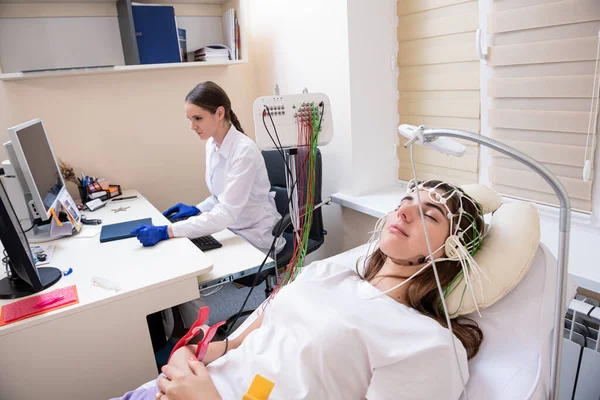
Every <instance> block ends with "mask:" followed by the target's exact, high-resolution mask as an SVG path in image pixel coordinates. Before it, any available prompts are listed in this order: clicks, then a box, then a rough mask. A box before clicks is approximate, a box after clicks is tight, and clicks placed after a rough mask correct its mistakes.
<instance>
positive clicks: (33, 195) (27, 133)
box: [8, 118, 66, 221]
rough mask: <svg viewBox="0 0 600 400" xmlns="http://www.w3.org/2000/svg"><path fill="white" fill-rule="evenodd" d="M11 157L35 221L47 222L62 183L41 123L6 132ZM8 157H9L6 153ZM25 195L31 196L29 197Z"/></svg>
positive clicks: (38, 121) (13, 128)
mask: <svg viewBox="0 0 600 400" xmlns="http://www.w3.org/2000/svg"><path fill="white" fill-rule="evenodd" d="M8 136H9V138H10V141H11V144H12V152H13V157H16V160H11V162H14V161H16V163H17V164H18V166H15V169H17V168H19V169H20V170H21V171H20V172H21V174H19V175H21V177H22V179H24V180H25V182H21V186H22V189H23V192H24V195H25V200H26V201H27V202H28V206H29V207H30V211H31V212H32V215H33V216H34V218H40V219H41V220H43V221H46V220H47V219H49V218H50V216H51V213H50V210H51V209H53V208H54V207H55V206H56V203H57V201H58V198H59V196H60V194H61V192H62V191H63V190H66V189H65V182H64V180H63V178H62V175H61V173H60V169H59V167H58V164H57V162H56V159H55V157H54V153H53V152H52V147H51V146H50V141H49V140H48V136H47V135H46V131H45V130H44V125H43V124H42V120H41V119H39V118H37V119H34V120H31V121H28V122H25V123H23V124H20V125H17V126H13V127H12V128H9V129H8ZM9 155H11V154H10V153H9ZM28 194H29V195H30V196H28Z"/></svg>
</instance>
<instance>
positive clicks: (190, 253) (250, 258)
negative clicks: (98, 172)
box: [0, 191, 271, 400]
mask: <svg viewBox="0 0 600 400" xmlns="http://www.w3.org/2000/svg"><path fill="white" fill-rule="evenodd" d="M133 194H137V195H138V199H135V200H124V201H119V202H115V203H111V202H109V203H108V204H107V205H106V206H105V207H104V208H102V209H100V210H97V211H95V212H93V213H90V212H88V213H86V214H87V215H88V217H89V218H100V219H102V221H103V224H110V223H115V222H123V221H128V220H134V219H140V218H146V217H151V218H152V221H153V223H154V224H155V225H164V224H166V223H167V222H168V221H167V220H166V219H165V218H164V217H163V216H162V214H161V213H160V212H159V211H158V210H156V209H155V208H154V207H153V206H152V205H151V204H150V203H149V202H148V201H147V200H146V199H145V198H143V197H142V196H141V195H140V194H139V193H137V192H134V191H127V192H126V193H124V195H125V196H127V195H133ZM126 206H130V207H131V208H129V209H128V210H127V211H125V212H118V213H114V212H113V211H111V209H114V208H118V207H126ZM91 230H97V231H98V232H99V230H100V227H99V226H84V227H83V230H82V232H84V233H85V232H86V231H88V232H89V231H91ZM81 236H83V235H76V236H73V237H68V238H63V239H60V240H57V241H54V242H53V244H54V245H55V248H54V254H53V255H52V260H51V265H52V266H55V267H57V268H60V269H63V270H66V269H68V268H69V267H71V268H73V273H72V274H71V275H69V276H67V277H63V278H62V279H61V280H60V281H59V282H58V283H57V284H55V285H54V286H52V287H51V288H49V289H47V291H51V290H54V289H57V288H60V287H64V286H70V285H73V284H75V285H77V291H78V294H79V304H77V305H74V306H71V307H66V308H63V309H60V310H56V311H53V312H50V313H46V314H43V315H39V316H36V317H33V318H29V319H25V320H23V321H19V322H16V323H13V324H9V325H6V326H4V327H0V354H1V355H0V398H1V399H11V400H19V399H43V398H44V399H50V398H52V399H53V398H57V399H58V398H60V399H86V400H87V399H107V398H109V397H113V396H120V395H122V394H123V393H125V392H126V391H128V390H131V389H134V388H135V387H137V386H138V385H139V384H141V383H143V382H146V381H148V380H150V379H153V378H155V377H156V375H157V373H156V364H155V360H154V354H153V352H152V345H151V341H150V334H149V332H148V327H147V323H146V316H147V315H148V314H151V313H154V312H157V311H159V310H163V309H167V308H169V307H172V306H174V305H177V304H181V303H184V302H186V301H189V300H193V299H195V298H197V297H198V295H199V291H198V280H201V281H202V282H208V281H213V280H215V279H220V278H223V277H227V276H231V275H233V274H238V273H240V271H243V270H245V269H249V268H252V267H255V266H256V265H258V264H260V262H261V261H262V260H263V258H264V255H263V254H262V253H261V252H260V251H258V250H256V249H255V248H254V247H252V246H251V245H250V244H248V243H247V242H245V241H244V240H243V239H241V238H239V237H237V236H235V235H234V234H233V233H231V232H229V231H223V232H220V233H218V234H216V235H214V236H215V237H216V238H217V239H219V240H220V241H222V243H223V247H222V248H220V249H218V250H213V251H211V252H208V253H207V255H205V254H203V253H202V252H201V251H200V250H198V248H197V247H196V246H194V245H193V244H192V243H191V242H190V241H189V240H187V239H173V240H167V241H163V242H161V243H159V244H158V245H156V246H154V247H148V248H144V247H142V246H141V245H140V243H139V242H138V241H137V240H136V239H135V238H131V239H127V240H119V241H115V242H108V243H100V242H99V235H97V236H95V237H93V238H82V237H81ZM211 259H212V260H214V262H215V263H214V265H215V268H213V262H212V261H211ZM257 260H258V261H257ZM269 261H271V260H269ZM220 271H221V272H220ZM92 276H99V277H102V278H106V279H110V280H112V281H116V282H118V283H119V284H120V286H121V290H120V291H119V292H116V293H115V292H112V291H109V290H105V289H102V288H100V287H96V286H93V285H92V284H91V281H90V278H91V277H92ZM198 276H201V278H200V279H198V278H197V277H198ZM11 301H14V300H2V301H0V305H3V304H7V303H9V302H11Z"/></svg>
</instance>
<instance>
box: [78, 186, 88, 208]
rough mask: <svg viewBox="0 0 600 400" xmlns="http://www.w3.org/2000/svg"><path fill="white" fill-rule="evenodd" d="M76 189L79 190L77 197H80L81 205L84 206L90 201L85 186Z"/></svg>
mask: <svg viewBox="0 0 600 400" xmlns="http://www.w3.org/2000/svg"><path fill="white" fill-rule="evenodd" d="M77 189H78V190H79V197H81V204H85V203H87V202H88V201H90V199H89V196H88V191H87V188H86V187H85V186H79V185H78V186H77Z"/></svg>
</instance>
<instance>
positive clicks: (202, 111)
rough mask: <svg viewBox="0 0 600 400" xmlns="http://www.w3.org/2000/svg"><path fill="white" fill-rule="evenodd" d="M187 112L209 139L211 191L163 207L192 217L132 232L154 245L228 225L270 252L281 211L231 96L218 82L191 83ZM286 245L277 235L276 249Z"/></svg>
mask: <svg viewBox="0 0 600 400" xmlns="http://www.w3.org/2000/svg"><path fill="white" fill-rule="evenodd" d="M185 113H186V115H187V118H188V119H189V120H190V122H191V129H192V130H193V131H194V132H196V134H197V135H198V136H199V137H200V139H202V140H206V141H207V143H206V185H207V186H208V190H210V192H211V196H209V197H208V198H207V199H205V200H204V201H203V202H201V203H200V204H198V205H196V206H193V205H186V204H182V203H179V204H177V205H175V206H173V207H171V208H169V209H168V210H167V211H165V212H164V215H165V216H166V217H168V218H169V219H171V220H173V221H176V220H177V219H181V218H185V217H190V218H188V219H186V220H184V221H180V222H175V223H173V224H172V225H164V226H151V225H143V226H140V227H138V228H136V229H135V230H134V231H133V232H132V233H133V234H135V235H136V236H137V238H138V240H139V241H140V242H141V243H142V244H143V245H144V246H154V245H155V244H156V243H158V242H159V241H161V240H166V239H169V238H173V237H188V238H197V237H201V236H206V235H210V234H213V233H216V232H219V231H222V230H223V229H227V228H228V229H230V230H231V231H232V232H234V233H235V234H237V235H239V236H241V237H243V238H244V239H246V240H247V241H248V242H250V243H251V244H252V245H253V246H254V247H256V248H258V249H259V250H261V251H262V252H263V253H265V254H266V253H267V252H268V251H269V249H270V248H271V245H272V244H273V241H274V238H273V235H272V234H271V232H272V230H273V227H274V226H275V224H276V223H277V222H278V221H279V220H280V219H281V215H280V214H279V213H278V212H277V208H276V207H275V200H274V193H273V194H272V193H270V190H271V184H270V182H269V177H268V175H267V169H266V167H265V162H264V159H263V157H262V155H261V153H260V150H259V149H258V147H257V146H256V144H255V143H254V142H253V141H252V140H251V139H250V138H248V137H247V136H246V135H245V134H244V130H243V129H242V127H241V125H240V122H239V121H238V119H237V116H236V115H235V113H234V112H233V110H232V109H231V101H230V100H229V97H228V96H227V94H226V93H225V91H224V90H223V89H222V88H221V87H220V86H219V85H217V84H216V83H214V82H210V81H207V82H202V83H200V84H198V85H197V86H196V87H195V88H194V89H192V91H191V92H190V93H189V94H188V95H187V96H186V98H185ZM284 245H285V239H283V238H280V239H278V240H277V242H276V243H275V249H274V253H275V254H276V253H277V252H279V251H280V250H281V249H282V248H283V247H284Z"/></svg>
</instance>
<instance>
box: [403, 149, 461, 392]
mask: <svg viewBox="0 0 600 400" xmlns="http://www.w3.org/2000/svg"><path fill="white" fill-rule="evenodd" d="M410 166H411V168H412V172H413V178H414V179H415V182H416V184H417V190H416V193H417V205H418V207H419V214H421V223H422V224H423V230H424V232H425V242H427V251H429V257H431V266H432V267H433V274H434V276H435V283H436V284H437V288H438V292H439V293H440V300H441V301H442V307H443V308H444V315H445V316H446V324H447V325H448V332H449V333H450V342H451V343H452V350H453V351H454V359H455V360H456V365H457V366H458V373H459V374H460V380H461V382H462V384H463V389H462V393H464V395H465V399H466V400H469V395H468V394H467V390H466V386H467V382H466V381H465V377H464V376H463V371H462V368H461V367H460V361H459V360H458V353H457V352H456V344H455V343H454V333H453V332H452V323H451V322H450V315H448V307H446V299H444V290H443V289H442V284H441V283H440V277H439V276H438V272H437V267H436V265H435V260H434V257H433V252H432V251H431V243H430V242H429V232H428V231H427V226H426V225H425V213H423V206H422V205H421V195H420V193H419V192H420V190H419V186H418V185H419V183H418V182H419V180H418V179H417V169H416V168H415V159H414V157H413V143H411V144H410Z"/></svg>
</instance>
